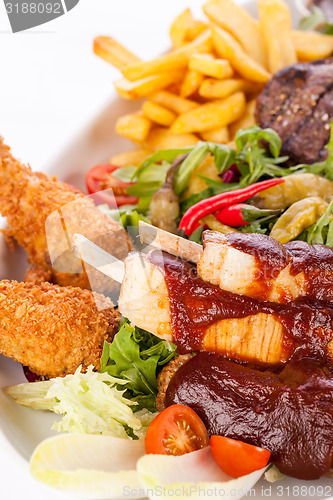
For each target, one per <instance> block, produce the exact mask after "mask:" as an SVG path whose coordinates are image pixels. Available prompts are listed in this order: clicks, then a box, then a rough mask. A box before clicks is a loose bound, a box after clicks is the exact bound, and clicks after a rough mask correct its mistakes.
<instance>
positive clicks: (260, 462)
mask: <svg viewBox="0 0 333 500" xmlns="http://www.w3.org/2000/svg"><path fill="white" fill-rule="evenodd" d="M210 449H211V452H212V455H213V457H214V460H215V462H216V463H217V465H218V466H219V467H220V469H222V470H223V472H225V473H226V474H229V476H232V477H241V476H245V475H246V474H250V473H251V472H254V471H256V470H259V469H262V468H263V467H265V465H267V464H268V462H269V459H270V456H271V452H270V451H268V450H265V449H264V448H259V447H258V446H252V445H251V444H247V443H243V442H242V441H236V440H235V439H230V438H226V437H223V436H212V437H211V438H210Z"/></svg>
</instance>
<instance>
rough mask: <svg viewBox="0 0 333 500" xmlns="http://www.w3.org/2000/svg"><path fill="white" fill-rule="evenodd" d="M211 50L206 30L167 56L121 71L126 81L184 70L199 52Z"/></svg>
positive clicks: (210, 41)
mask: <svg viewBox="0 0 333 500" xmlns="http://www.w3.org/2000/svg"><path fill="white" fill-rule="evenodd" d="M211 48H212V40H211V30H210V29H207V30H206V31H204V32H203V33H201V35H199V36H198V38H196V39H195V40H193V42H191V43H188V44H187V45H184V46H183V47H180V48H179V49H175V50H173V51H172V52H169V53H168V54H166V55H164V56H161V57H158V58H157V59H152V60H151V61H147V62H139V63H136V64H132V65H131V66H127V67H126V68H124V69H123V70H122V73H123V75H124V77H125V78H127V79H128V80H131V81H132V80H138V79H139V78H145V77H146V76H151V75H156V74H157V73H162V72H164V71H170V70H175V69H179V68H185V67H186V66H187V64H188V61H189V59H190V57H191V56H192V55H193V54H196V53H198V52H199V53H200V52H210V50H211Z"/></svg>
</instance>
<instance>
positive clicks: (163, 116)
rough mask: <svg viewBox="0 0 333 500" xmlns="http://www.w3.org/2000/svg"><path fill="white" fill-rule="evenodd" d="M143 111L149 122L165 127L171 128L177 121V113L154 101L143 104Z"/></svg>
mask: <svg viewBox="0 0 333 500" xmlns="http://www.w3.org/2000/svg"><path fill="white" fill-rule="evenodd" d="M142 111H143V114H144V115H145V116H146V117H147V118H149V120H151V121H152V122H154V123H157V124H158V125H164V126H165V127H170V125H172V123H173V122H174V121H175V119H176V115H175V113H173V112H172V111H170V110H169V109H166V108H164V107H163V106H160V104H156V103H155V102H152V101H146V102H145V103H143V106H142Z"/></svg>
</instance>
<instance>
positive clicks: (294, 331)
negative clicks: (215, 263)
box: [148, 251, 333, 359]
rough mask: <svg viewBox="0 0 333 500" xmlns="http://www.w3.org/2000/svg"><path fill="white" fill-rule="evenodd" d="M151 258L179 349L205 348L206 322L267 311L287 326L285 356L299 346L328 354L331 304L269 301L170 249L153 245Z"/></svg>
mask: <svg viewBox="0 0 333 500" xmlns="http://www.w3.org/2000/svg"><path fill="white" fill-rule="evenodd" d="M148 258H149V259H150V261H151V262H152V264H154V265H156V266H158V267H159V268H160V269H161V270H162V271H163V273H164V276H165V281H166V284H167V287H168V292H169V300H170V308H171V326H172V334H173V340H174V342H175V343H176V344H177V347H178V351H179V352H180V353H182V354H184V353H187V352H191V351H195V350H201V349H202V345H203V339H204V336H205V334H206V331H207V328H208V327H209V326H210V325H212V324H214V323H216V322H217V321H220V320H223V319H227V318H244V317H246V316H250V315H254V314H257V313H265V314H272V315H274V318H275V319H276V320H277V321H279V322H280V323H281V324H282V325H283V327H284V336H285V340H284V345H285V348H286V349H288V351H289V352H288V353H287V354H288V356H286V357H289V355H291V354H292V353H293V352H295V350H297V352H298V353H299V356H301V355H302V356H304V355H307V356H309V355H311V356H315V357H317V358H318V359H323V358H325V356H326V348H327V344H328V343H329V342H330V341H331V340H332V338H333V306H332V304H330V303H328V302H325V301H318V300H312V299H311V300H310V299H309V298H307V297H305V298H303V297H302V298H300V299H297V300H296V301H294V302H292V303H288V304H278V303H273V302H265V301H262V300H259V299H257V298H253V297H248V296H244V295H237V294H234V293H231V292H227V291H225V290H221V289H220V288H219V287H218V286H215V285H212V284H210V283H207V282H205V281H203V280H202V279H201V278H199V277H198V276H197V272H196V267H195V266H194V265H192V264H189V263H188V262H185V261H183V260H181V259H178V258H176V257H174V256H172V255H169V254H167V253H162V252H160V251H153V252H151V253H150V254H148Z"/></svg>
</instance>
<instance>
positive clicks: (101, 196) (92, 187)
mask: <svg viewBox="0 0 333 500" xmlns="http://www.w3.org/2000/svg"><path fill="white" fill-rule="evenodd" d="M118 168H120V167H117V166H116V165H110V164H109V163H106V164H102V165H96V166H95V167H93V168H91V169H90V170H89V172H88V173H87V175H86V186H87V189H88V193H90V194H95V193H97V194H96V195H95V201H96V202H98V203H107V204H108V205H110V206H111V207H115V206H118V207H120V206H121V205H135V204H136V203H137V202H138V198H136V197H134V196H130V195H129V194H127V191H126V190H127V188H129V187H130V186H132V185H133V184H134V182H123V181H121V180H119V179H117V178H116V177H114V176H113V175H112V172H114V171H115V170H117V169H118ZM105 189H112V190H113V194H114V196H112V195H111V194H110V193H108V192H107V191H105V193H103V190H105Z"/></svg>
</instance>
